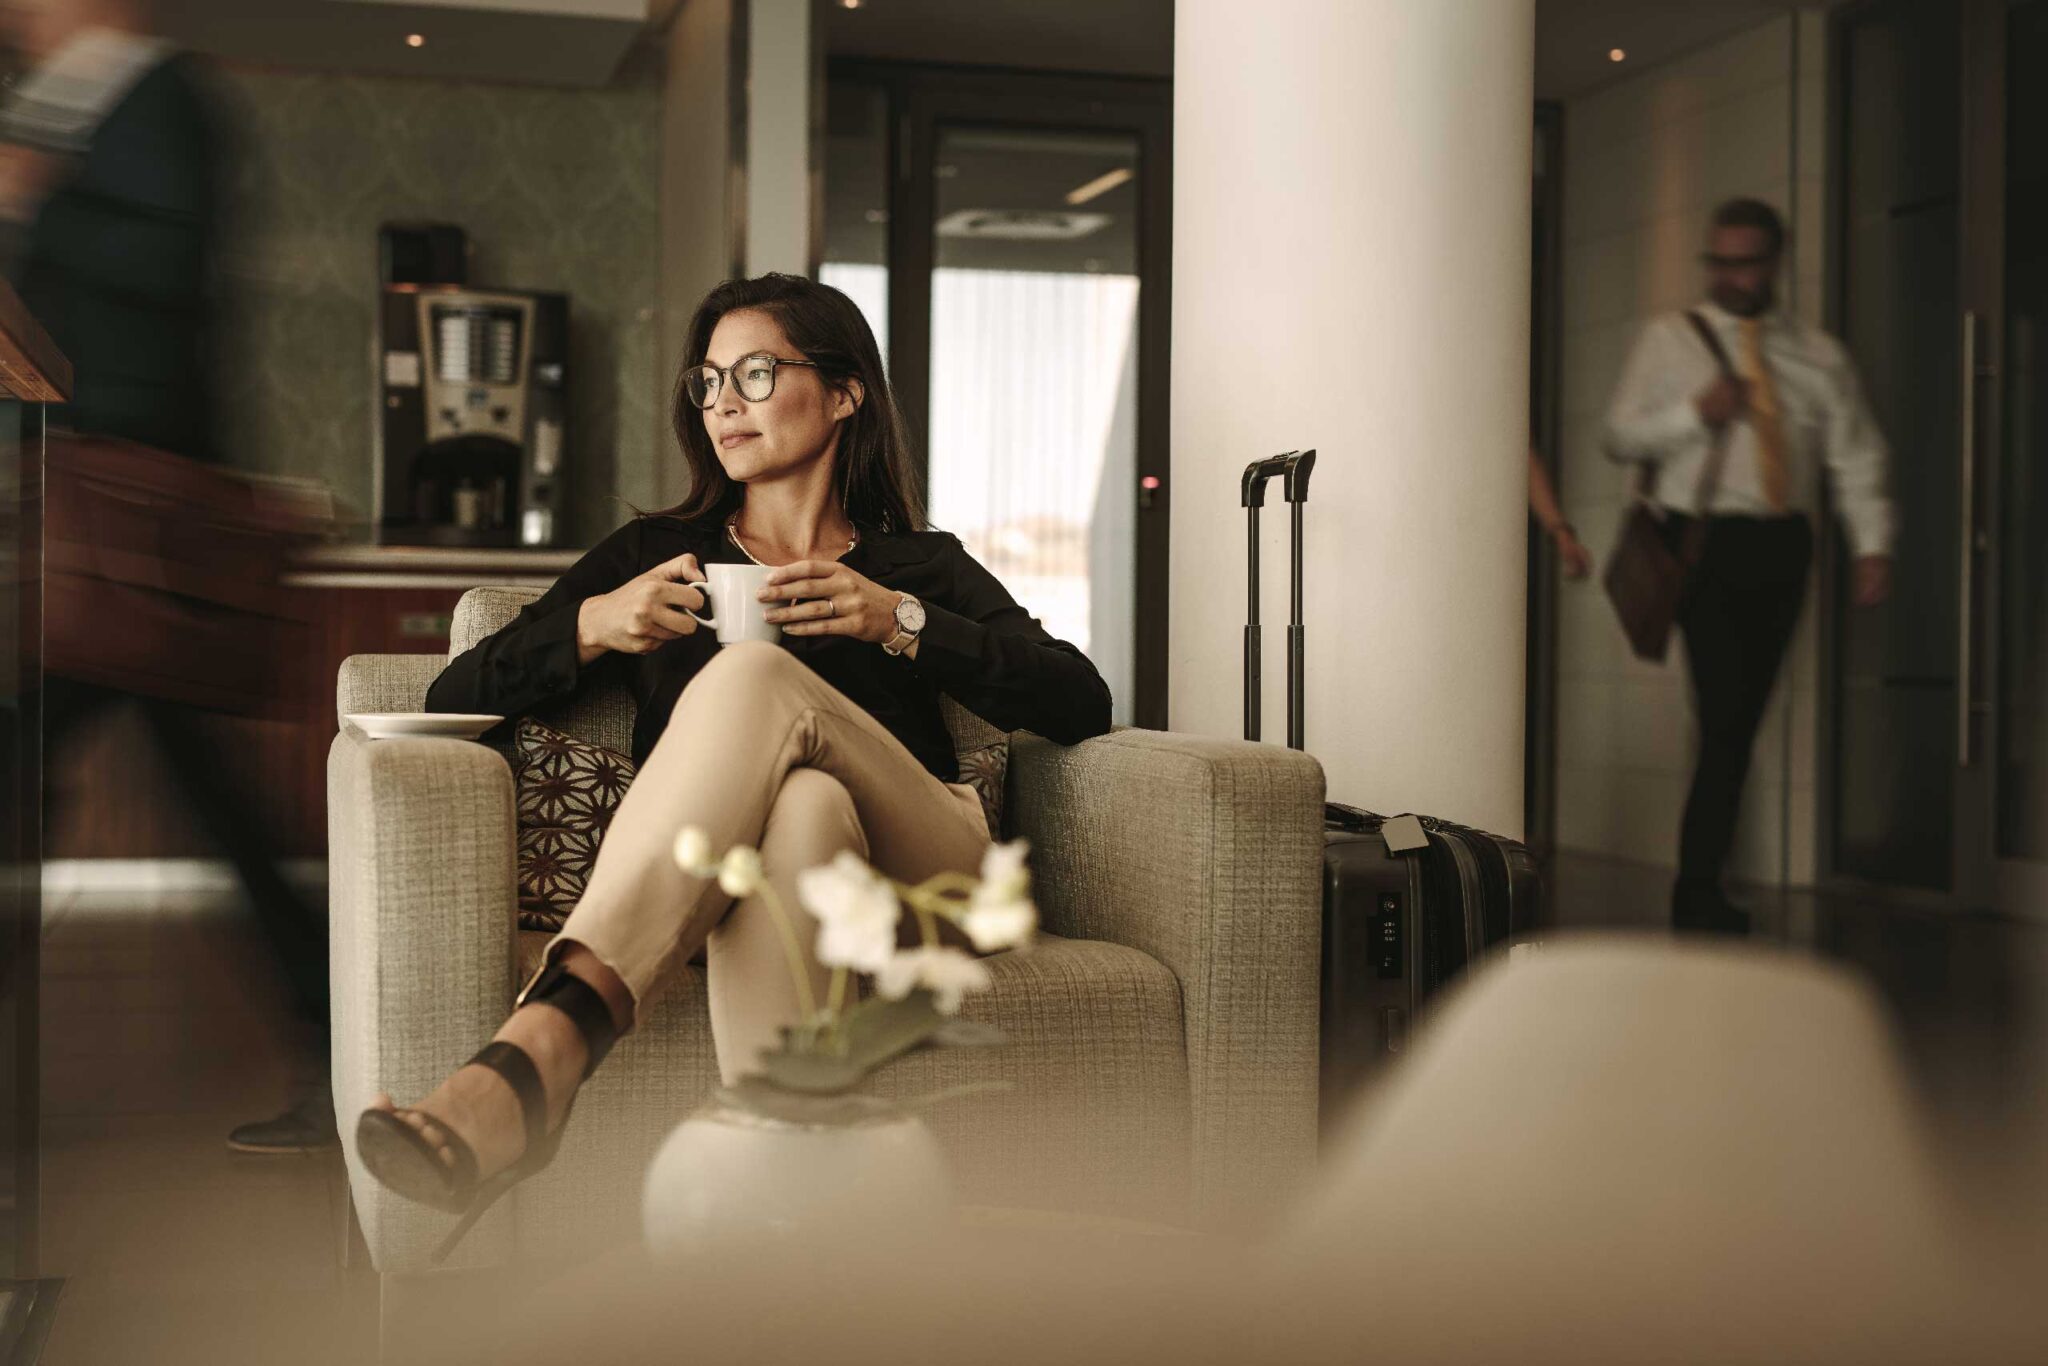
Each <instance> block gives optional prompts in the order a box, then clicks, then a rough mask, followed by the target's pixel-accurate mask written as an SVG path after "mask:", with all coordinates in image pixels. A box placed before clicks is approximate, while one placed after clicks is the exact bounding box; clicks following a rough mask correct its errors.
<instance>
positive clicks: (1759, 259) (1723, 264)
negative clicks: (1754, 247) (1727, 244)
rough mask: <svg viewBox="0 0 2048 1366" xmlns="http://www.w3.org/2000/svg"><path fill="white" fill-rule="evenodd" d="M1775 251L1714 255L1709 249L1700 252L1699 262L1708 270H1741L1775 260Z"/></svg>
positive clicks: (1767, 263)
mask: <svg viewBox="0 0 2048 1366" xmlns="http://www.w3.org/2000/svg"><path fill="white" fill-rule="evenodd" d="M1777 259H1778V257H1777V254H1776V253H1775V252H1767V253H1766V254H1764V255H1762V256H1716V255H1714V253H1713V252H1711V251H1703V252H1701V253H1700V264H1701V265H1703V266H1705V267H1707V268H1708V269H1709V270H1742V269H1744V268H1746V267H1749V266H1767V265H1769V264H1771V262H1773V261H1775V260H1777Z"/></svg>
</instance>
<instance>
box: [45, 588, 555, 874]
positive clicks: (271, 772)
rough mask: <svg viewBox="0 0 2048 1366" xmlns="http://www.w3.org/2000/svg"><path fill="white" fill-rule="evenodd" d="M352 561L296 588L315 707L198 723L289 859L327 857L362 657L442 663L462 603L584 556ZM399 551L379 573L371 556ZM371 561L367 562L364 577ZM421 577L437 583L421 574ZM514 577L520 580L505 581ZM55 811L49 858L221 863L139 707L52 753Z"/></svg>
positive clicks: (114, 712)
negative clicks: (349, 693) (468, 563)
mask: <svg viewBox="0 0 2048 1366" xmlns="http://www.w3.org/2000/svg"><path fill="white" fill-rule="evenodd" d="M351 554H352V555H353V556H354V557H355V558H354V564H353V565H351V566H349V567H345V568H340V569H336V568H334V567H332V566H331V565H330V566H322V565H315V566H313V567H311V568H309V570H308V571H307V572H305V573H301V574H296V575H294V576H293V577H292V579H291V580H289V582H290V583H291V584H292V585H293V586H294V588H295V590H296V591H297V592H298V593H299V594H300V595H301V597H302V600H303V603H304V606H305V611H306V613H307V615H308V619H310V620H311V621H312V622H313V623H314V629H313V631H312V632H311V633H310V639H311V641H312V642H313V645H312V656H313V657H312V658H310V659H309V660H307V661H306V666H307V668H306V674H305V677H306V680H307V681H306V683H305V685H304V688H303V692H304V696H303V698H302V699H300V700H299V701H297V702H295V704H294V706H293V708H292V711H293V713H295V715H294V716H293V717H292V718H291V719H285V720H255V719H251V718H246V717H239V716H217V715H199V714H194V715H195V720H194V724H195V725H196V727H197V728H198V730H199V732H200V734H201V736H202V737H203V740H204V743H205V747H206V752H207V754H208V755H209V756H211V757H212V758H214V759H215V760H217V762H218V765H219V767H218V770H217V771H218V773H219V775H220V777H221V779H222V781H223V783H224V784H225V786H226V787H227V789H228V790H229V791H230V792H231V793H232V794H233V795H234V796H235V797H236V799H237V800H238V804H239V805H240V806H241V807H242V809H243V810H244V811H245V812H246V818H247V819H249V820H252V821H255V822H257V823H258V824H260V825H261V827H262V828H263V830H264V832H265V833H266V835H267V836H268V837H269V840H270V842H271V846H272V848H273V849H275V850H276V852H277V854H278V856H279V857H280V858H289V859H309V858H324V857H325V856H326V852H327V751H328V747H329V746H330V745H331V744H332V742H333V740H334V735H335V729H336V724H337V722H336V717H335V706H334V680H335V675H336V673H337V672H338V671H339V669H340V668H341V662H342V661H343V660H344V659H346V658H348V657H349V656H350V655H355V654H443V655H445V654H446V653H447V650H448V629H449V623H450V620H451V619H452V617H453V615H454V611H455V604H456V603H457V602H458V601H459V600H460V599H461V597H462V594H463V593H464V592H465V591H466V590H467V589H468V588H470V587H472V586H474V585H476V584H478V583H496V584H511V585H530V586H534V587H541V586H545V584H546V583H547V582H549V581H550V579H551V577H552V574H553V573H555V572H558V571H559V569H560V568H561V567H563V566H565V565H566V564H567V563H568V562H571V561H573V559H574V556H573V555H564V554H560V553H547V552H540V553H535V554H532V555H531V556H529V557H528V558H529V559H530V561H531V567H530V568H527V567H524V566H521V565H519V562H518V559H517V558H516V557H517V552H505V559H504V561H503V563H505V567H504V568H497V567H496V566H493V570H494V572H492V571H483V570H481V569H480V570H479V571H478V572H470V573H465V572H461V569H460V568H458V569H457V570H455V571H453V572H450V571H449V570H447V569H445V568H443V567H442V566H440V565H438V564H428V565H422V564H421V562H420V561H421V559H422V557H425V556H431V555H433V554H435V552H432V551H420V552H411V551H405V552H373V551H354V552H351ZM381 554H393V555H394V558H398V557H401V556H402V558H399V562H398V564H396V565H395V566H393V567H392V568H391V569H389V570H385V569H382V568H380V567H379V563H380V561H378V560H375V559H371V557H372V556H377V555H381ZM364 561H368V565H367V567H365V565H364ZM423 569H428V570H434V571H439V572H422V570H423ZM508 570H509V571H510V572H508ZM51 781H52V782H53V783H54V784H55V785H56V788H57V794H56V798H55V800H54V801H53V803H52V809H51V828H50V831H49V835H48V838H47V841H46V851H47V853H48V856H49V857H51V858H61V859H92V858H124V859H142V858H159V859H161V858H212V857H216V856H217V852H216V850H215V849H214V848H213V846H212V842H211V841H210V840H209V839H208V838H207V836H206V834H205V832H204V830H203V828H202V827H201V825H200V823H199V822H198V821H197V820H196V819H195V818H194V817H193V816H192V814H191V801H190V799H189V797H188V795H187V793H186V792H185V791H184V790H183V788H182V786H181V784H180V783H178V782H177V781H176V780H175V778H174V776H173V773H172V771H171V766H170V765H169V764H168V763H167V762H165V760H164V757H163V755H162V754H161V753H160V752H158V750H157V746H156V744H155V741H154V738H153V736H152V734H151V731H150V728H149V726H148V725H147V724H146V723H145V722H144V720H143V717H142V716H141V714H140V712H139V710H138V709H136V708H135V707H133V706H132V705H115V706H113V707H109V708H107V709H105V710H103V711H102V712H100V713H98V714H95V715H94V716H92V717H91V718H90V720H89V721H87V722H86V723H84V724H81V725H80V726H78V727H77V728H76V729H75V732H74V733H72V734H71V735H69V736H67V737H66V740H65V742H64V744H63V746H62V749H61V751H60V752H59V753H56V754H54V755H52V756H51Z"/></svg>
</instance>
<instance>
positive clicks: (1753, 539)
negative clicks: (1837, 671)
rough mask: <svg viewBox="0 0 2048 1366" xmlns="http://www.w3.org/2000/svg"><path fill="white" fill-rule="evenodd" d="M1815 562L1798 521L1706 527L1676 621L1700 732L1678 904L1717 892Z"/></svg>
mask: <svg viewBox="0 0 2048 1366" xmlns="http://www.w3.org/2000/svg"><path fill="white" fill-rule="evenodd" d="M1668 523H1669V525H1670V528H1671V534H1672V535H1674V536H1676V537H1683V536H1685V535H1687V534H1689V533H1690V532H1691V529H1692V525H1693V522H1692V519H1691V518H1687V517H1680V516H1673V517H1671V518H1669V519H1668ZM1812 562H1813V528H1812V526H1811V525H1810V524H1809V523H1808V522H1807V520H1806V519H1805V518H1804V517H1799V516H1791V517H1710V518H1708V519H1707V526H1706V538H1705V544H1704V548H1703V550H1702V552H1701V556H1700V562H1699V565H1698V567H1697V568H1696V569H1695V570H1694V572H1693V577H1692V581H1691V583H1690V585H1689V586H1688V588H1687V592H1686V599H1685V603H1684V605H1683V606H1682V607H1681V608H1680V609H1679V615H1678V626H1679V629H1680V631H1682V632H1683V633H1684V635H1685V656H1686V664H1687V669H1688V671H1689V672H1690V674H1691V677H1692V694H1693V709H1694V713H1695V714H1696V715H1697V716H1698V717H1699V725H1700V757H1699V767H1698V768H1696V769H1695V770H1694V771H1693V778H1692V791H1691V793H1690V794H1689V795H1688V796H1687V798H1686V802H1685V824H1684V827H1683V829H1682V831H1681V833H1680V836H1679V852H1678V892H1679V895H1680V896H1681V897H1683V896H1686V895H1688V894H1715V893H1718V891H1719V889H1720V885H1721V870H1722V867H1723V865H1725V864H1726V863H1727V862H1728V852H1729V850H1730V848H1731V847H1732V846H1733V845H1734V843H1735V818H1736V815H1737V813H1738V812H1739V811H1740V810H1741V806H1742V788H1743V784H1744V783H1745V782H1746V781H1747V780H1748V778H1749V756H1750V751H1751V750H1752V749H1753V748H1754V746H1755V744H1756V733H1757V728H1758V727H1759V726H1761V725H1762V724H1763V718H1764V708H1765V706H1766V705H1767V704H1768V703H1769V701H1770V697H1771V685H1772V684H1773V683H1774V682H1775V681H1776V679H1777V677H1778V666H1779V665H1780V664H1782V663H1783V662H1784V659H1785V650H1786V647H1787V646H1789V645H1790V644H1791V643H1792V629H1793V627H1794V626H1796V625H1797V624H1798V622H1799V610H1800V608H1801V606H1802V605H1803V604H1804V602H1805V599H1806V576H1807V572H1808V569H1809V567H1810V566H1811V565H1812Z"/></svg>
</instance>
